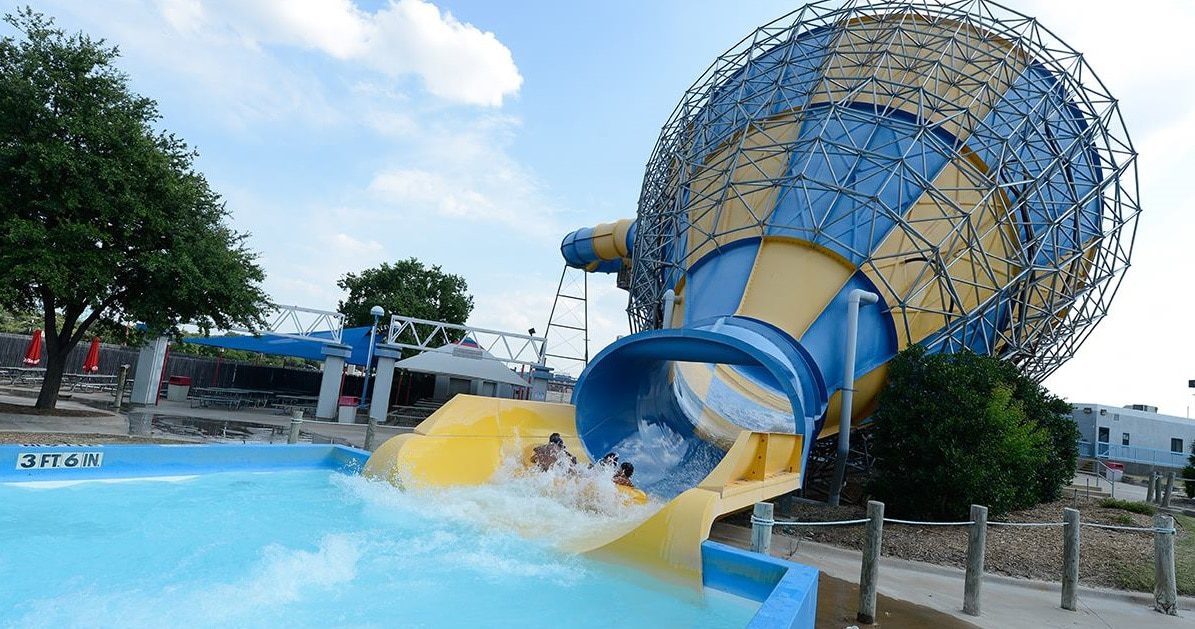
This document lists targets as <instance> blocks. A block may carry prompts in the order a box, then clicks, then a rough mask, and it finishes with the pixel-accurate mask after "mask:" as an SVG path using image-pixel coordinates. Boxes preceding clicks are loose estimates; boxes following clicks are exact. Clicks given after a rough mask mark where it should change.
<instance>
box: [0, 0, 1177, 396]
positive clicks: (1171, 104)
mask: <svg viewBox="0 0 1195 629" xmlns="http://www.w3.org/2000/svg"><path fill="white" fill-rule="evenodd" d="M5 4H8V6H7V7H5V6H4V5H5ZM24 4H25V3H24V2H21V3H20V4H19V5H18V4H15V3H11V0H3V2H0V8H5V9H7V10H12V9H15V8H17V6H23V5H24ZM30 4H31V5H32V6H33V7H34V8H35V9H37V10H39V11H42V12H44V13H46V14H48V15H51V16H53V17H54V18H55V19H56V20H57V21H58V23H59V25H60V26H62V27H64V28H65V29H67V30H70V31H76V30H83V31H85V32H87V33H88V34H90V35H92V36H94V37H102V38H105V39H107V40H108V41H110V42H111V43H114V44H117V45H118V46H119V47H120V50H121V52H122V57H121V59H120V60H119V61H118V65H119V66H120V67H121V68H122V69H123V70H124V71H126V72H127V73H128V74H129V76H130V79H131V84H132V86H133V89H134V90H136V91H138V92H140V93H142V94H144V95H146V96H150V97H152V98H154V99H156V100H157V101H158V103H159V106H160V110H161V113H162V116H163V120H162V122H161V124H162V126H163V127H164V128H167V129H169V130H171V131H173V132H175V133H176V134H178V135H179V136H181V137H182V138H184V139H186V140H187V141H188V142H189V143H191V144H192V145H193V146H194V147H195V148H196V149H197V150H198V151H199V158H198V160H197V162H196V164H197V167H198V168H199V169H200V170H202V171H203V172H204V173H205V174H206V176H207V177H208V179H209V181H210V182H211V184H212V186H213V188H214V189H215V190H216V191H217V192H219V193H220V194H221V195H223V197H224V198H225V200H226V202H227V206H228V209H229V211H230V212H231V220H232V223H233V225H234V226H235V227H236V228H237V229H239V230H241V231H247V232H249V233H250V234H251V238H250V240H249V244H250V246H251V247H252V248H254V249H255V250H257V251H258V252H260V255H261V257H260V262H261V264H262V265H263V267H264V268H265V270H266V273H267V279H266V283H265V289H266V290H267V292H268V293H269V294H270V296H271V297H272V299H273V300H274V301H275V302H276V303H292V304H297V305H302V306H307V307H313V308H325V309H334V308H335V307H336V305H337V302H338V300H339V299H340V298H341V297H342V295H341V293H340V291H339V290H338V289H337V288H336V280H337V278H339V277H340V276H341V275H343V274H344V273H346V272H356V271H361V270H362V269H365V268H367V267H370V266H374V265H377V264H379V263H381V262H384V261H393V260H396V259H401V258H406V257H410V256H414V257H417V258H419V259H421V260H423V261H424V262H426V263H429V264H435V265H439V266H441V267H442V268H443V269H444V270H445V271H448V272H451V273H456V274H459V275H462V276H464V277H465V278H466V279H467V281H468V283H469V289H470V292H471V293H472V294H473V295H474V297H475V300H476V308H475V310H474V312H473V314H472V315H471V317H470V319H469V323H471V324H472V325H476V326H481V327H490V328H499V329H505V330H512V331H523V330H526V329H528V328H530V327H535V328H537V329H538V330H539V331H540V332H542V331H543V329H544V326H545V324H546V322H547V318H548V313H549V310H550V308H551V306H552V301H553V297H554V296H555V292H556V284H557V281H558V280H559V278H560V273H561V269H562V260H561V259H560V254H559V250H558V246H559V242H560V238H561V237H562V236H563V235H564V234H565V233H567V232H568V231H571V230H572V229H575V228H578V227H584V226H591V225H594V224H596V223H599V222H606V221H611V220H615V219H618V218H623V217H632V216H633V215H634V213H635V208H636V202H637V199H638V196H639V187H640V184H641V182H642V177H643V168H644V165H645V164H646V162H647V158H648V156H649V154H650V152H651V150H652V147H653V146H654V144H655V141H656V138H657V135H658V133H659V130H660V127H661V125H663V123H664V122H665V121H666V119H667V118H668V116H669V114H670V113H671V112H672V110H673V108H674V107H675V106H676V103H677V102H678V101H679V100H680V98H681V95H682V94H683V91H684V90H685V88H687V87H688V86H689V85H690V84H691V83H692V82H693V81H694V80H695V79H696V78H697V77H698V76H699V75H700V74H701V72H702V71H703V70H704V69H705V68H706V67H707V66H708V65H709V64H710V63H711V62H712V61H713V60H714V59H715V58H716V57H717V55H719V54H720V53H722V52H723V51H725V50H726V49H727V48H729V47H731V46H732V45H734V44H735V43H736V42H737V41H739V40H740V39H741V38H742V37H744V36H746V35H748V34H749V33H750V32H751V31H752V30H753V29H754V28H755V27H756V26H758V25H760V24H763V23H765V22H767V21H770V20H771V19H774V18H776V17H779V16H780V15H783V14H784V13H787V12H789V11H791V10H794V9H796V8H798V7H799V6H800V4H801V3H800V2H799V1H789V2H780V1H775V0H757V1H755V2H750V3H744V2H712V1H709V0H653V1H652V2H639V1H632V0H611V1H607V2H591V3H565V2H556V1H550V0H544V1H538V0H537V1H524V2H520V1H507V2H494V1H492V0H437V1H436V2H429V1H426V0H357V1H356V2H354V1H353V0H105V2H84V1H81V0H41V1H33V2H30ZM1006 4H1007V5H1008V6H1010V7H1011V8H1013V9H1016V10H1018V11H1021V12H1023V13H1026V14H1028V15H1032V16H1035V17H1037V18H1039V19H1040V21H1041V23H1042V24H1043V25H1045V26H1046V27H1047V28H1049V29H1050V30H1052V31H1053V32H1054V33H1055V34H1056V35H1058V36H1059V37H1060V38H1061V39H1062V40H1063V41H1065V42H1067V43H1068V44H1070V45H1071V46H1072V47H1074V48H1075V49H1077V50H1080V51H1082V52H1083V53H1084V54H1085V57H1086V59H1087V61H1088V63H1089V64H1090V65H1091V67H1092V68H1093V69H1094V70H1095V71H1096V73H1097V74H1098V75H1099V77H1100V78H1101V79H1102V81H1103V82H1104V84H1105V85H1106V86H1107V88H1108V90H1109V91H1110V92H1111V93H1112V94H1113V95H1115V96H1116V97H1117V98H1118V99H1119V100H1120V104H1121V108H1122V114H1123V116H1124V119H1125V124H1126V126H1127V127H1128V129H1129V133H1130V135H1131V137H1132V139H1133V142H1134V145H1135V147H1136V149H1137V150H1138V152H1139V153H1140V158H1139V162H1138V169H1139V183H1140V198H1141V205H1142V208H1143V213H1142V215H1141V219H1140V227H1139V230H1138V233H1137V240H1136V247H1135V251H1134V255H1133V268H1131V269H1130V270H1129V271H1128V273H1127V275H1126V278H1125V281H1124V284H1123V285H1122V288H1121V291H1120V293H1119V294H1118V296H1117V298H1116V299H1115V300H1114V302H1113V305H1112V308H1111V314H1110V316H1109V317H1108V318H1107V319H1106V320H1105V321H1104V322H1103V323H1102V324H1101V325H1100V326H1099V327H1098V328H1097V329H1096V330H1095V332H1094V333H1093V334H1092V336H1091V337H1090V338H1089V339H1088V341H1087V342H1086V344H1085V345H1084V346H1083V347H1081V348H1080V349H1079V351H1078V353H1077V354H1076V356H1075V357H1074V358H1073V359H1072V360H1071V361H1070V362H1069V363H1067V364H1066V365H1065V366H1063V367H1062V368H1061V369H1060V370H1059V371H1058V372H1056V373H1055V374H1054V375H1053V376H1051V377H1050V378H1049V379H1048V380H1047V381H1046V385H1047V386H1048V387H1050V388H1051V389H1052V390H1053V391H1054V392H1055V393H1057V394H1059V395H1062V396H1063V397H1066V398H1067V399H1069V400H1071V401H1077V402H1078V401H1081V402H1095V403H1104V404H1115V405H1122V404H1131V403H1144V404H1152V405H1156V406H1158V407H1160V409H1161V411H1162V412H1168V413H1170V414H1175V415H1184V414H1185V413H1188V410H1189V408H1190V405H1191V404H1192V402H1193V399H1192V396H1191V394H1192V393H1195V390H1188V389H1187V380H1188V379H1195V369H1193V368H1192V359H1191V357H1192V356H1195V340H1193V339H1195V335H1193V334H1192V333H1191V328H1192V325H1193V322H1192V318H1193V313H1195V286H1193V285H1192V277H1193V276H1195V273H1193V272H1192V271H1195V265H1193V262H1195V247H1193V246H1192V242H1191V240H1192V236H1195V229H1193V227H1195V218H1193V217H1192V213H1191V212H1190V211H1189V208H1190V202H1189V201H1188V198H1189V194H1188V190H1189V188H1190V183H1189V181H1190V179H1191V177H1190V174H1189V173H1192V172H1195V108H1193V107H1192V106H1191V105H1190V103H1193V102H1195V64H1193V63H1191V62H1190V55H1189V38H1190V30H1191V28H1192V27H1193V26H1195V3H1190V2H1184V1H1179V0H1175V1H1169V0H1154V1H1151V2H1148V3H1127V4H1126V3H1123V2H1120V1H1119V0H1111V1H1110V0H1006ZM8 32H9V30H8V29H7V27H3V28H0V33H8ZM589 300H590V329H591V332H590V336H591V339H592V340H591V346H590V354H591V355H592V354H595V353H596V352H597V350H598V349H600V348H601V347H602V346H604V345H605V344H607V343H609V342H610V341H612V340H614V338H616V336H618V335H621V334H626V333H627V331H628V330H627V324H626V315H625V312H624V309H625V307H626V293H625V292H622V291H620V290H618V289H617V288H615V287H614V285H613V278H607V277H604V276H597V277H593V278H590V282H589Z"/></svg>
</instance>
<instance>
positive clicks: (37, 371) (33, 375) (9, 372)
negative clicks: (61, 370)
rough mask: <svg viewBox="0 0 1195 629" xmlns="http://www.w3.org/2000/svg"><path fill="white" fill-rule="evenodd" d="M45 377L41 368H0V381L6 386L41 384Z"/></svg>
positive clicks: (44, 371)
mask: <svg viewBox="0 0 1195 629" xmlns="http://www.w3.org/2000/svg"><path fill="white" fill-rule="evenodd" d="M45 375H46V370H45V368H43V367H4V368H0V379H2V380H7V381H8V384H12V385H16V384H41V381H42V378H44V377H45Z"/></svg>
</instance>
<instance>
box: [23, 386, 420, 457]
mask: <svg viewBox="0 0 1195 629" xmlns="http://www.w3.org/2000/svg"><path fill="white" fill-rule="evenodd" d="M88 395H90V394H85V395H79V394H75V396H73V397H74V398H86V397H87V396H88ZM98 395H99V396H103V394H98ZM107 397H111V396H107ZM105 399H106V398H105ZM0 401H3V402H8V403H11V404H31V403H32V402H31V400H30V399H29V398H28V397H22V396H17V395H8V394H0ZM58 407H59V408H62V409H86V410H91V411H95V410H97V409H96V407H95V406H91V405H86V404H83V403H81V402H80V401H78V400H77V399H71V400H62V401H60V402H59V403H58ZM101 412H102V411H101ZM128 413H129V415H131V416H132V418H133V422H132V424H133V425H144V424H145V421H146V419H147V418H145V417H144V416H145V415H150V416H159V417H179V418H196V419H207V420H215V421H231V422H245V423H252V424H262V425H267V426H277V427H280V428H286V427H289V426H290V416H289V415H284V414H281V413H279V412H277V411H276V410H274V409H240V410H230V409H225V408H191V406H190V404H189V403H187V402H169V401H166V400H162V401H161V402H160V403H159V404H158V405H157V406H146V407H135V408H133V409H130V410H129V411H128ZM129 415H124V414H121V415H118V414H116V413H112V412H107V413H106V415H104V416H103V417H57V416H52V415H18V414H12V413H0V432H27V433H51V432H53V433H68V434H101V435H129V434H133V433H132V432H131V431H130V421H129ZM365 429H366V425H365V424H340V423H336V422H325V421H316V420H312V419H308V418H304V420H303V432H305V433H309V434H312V435H316V436H319V437H323V438H326V439H335V440H337V441H339V442H343V443H347V444H349V445H352V446H354V447H357V448H361V447H364V446H365ZM411 430H412V429H411V428H404V427H399V426H378V427H377V430H376V432H375V436H374V447H377V446H378V445H381V443H382V442H384V441H385V440H387V439H389V438H390V437H393V436H395V435H399V434H402V433H406V432H411ZM137 434H141V433H137Z"/></svg>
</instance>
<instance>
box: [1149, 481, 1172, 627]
mask: <svg viewBox="0 0 1195 629" xmlns="http://www.w3.org/2000/svg"><path fill="white" fill-rule="evenodd" d="M1172 474H1173V472H1172ZM1154 529H1155V530H1154V609H1155V610H1157V611H1159V612H1161V613H1163V614H1167V615H1169V616H1177V615H1178V581H1177V579H1176V578H1175V573H1174V518H1172V517H1170V516H1168V515H1162V514H1158V515H1155V516H1154ZM1163 531H1167V532H1163Z"/></svg>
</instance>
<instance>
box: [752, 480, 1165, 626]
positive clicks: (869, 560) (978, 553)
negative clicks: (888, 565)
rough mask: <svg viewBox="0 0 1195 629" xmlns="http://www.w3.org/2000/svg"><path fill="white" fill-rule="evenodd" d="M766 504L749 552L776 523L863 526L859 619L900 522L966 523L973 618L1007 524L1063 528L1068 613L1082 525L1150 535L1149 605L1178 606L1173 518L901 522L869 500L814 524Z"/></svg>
mask: <svg viewBox="0 0 1195 629" xmlns="http://www.w3.org/2000/svg"><path fill="white" fill-rule="evenodd" d="M772 513H773V506H772V504H771V503H767V502H759V503H756V504H755V510H754V512H753V513H752V515H751V550H753V551H755V552H761V553H764V554H766V553H767V552H768V549H769V548H771V543H772V542H771V539H772V529H773V527H777V526H790V527H802V528H803V527H826V526H856V525H865V526H866V527H867V531H866V539H865V543H864V548H863V562H862V567H861V572H860V577H859V612H858V614H857V617H858V618H859V619H860V620H861V622H870V621H869V620H867V619H874V618H875V605H876V587H877V582H878V574H879V558H880V544H881V540H882V539H883V529H884V524H885V523H888V524H901V525H906V526H955V527H967V529H968V535H967V567H966V574H965V585H964V588H963V611H964V612H965V613H967V614H970V615H972V616H979V615H980V614H979V602H980V596H979V594H980V586H981V585H982V583H983V564H984V554H985V548H986V546H987V529H988V527H989V526H1007V527H1062V528H1063V532H1062V542H1063V551H1062V603H1061V607H1062V608H1063V609H1067V610H1070V611H1076V610H1077V609H1078V587H1079V531H1080V529H1081V528H1083V527H1089V528H1093V529H1103V530H1107V531H1124V532H1129V533H1152V534H1153V537H1154V563H1155V566H1154V567H1155V570H1154V572H1155V575H1156V577H1157V582H1158V583H1157V587H1155V588H1154V609H1155V610H1156V611H1158V612H1161V613H1164V614H1168V615H1171V616H1173V615H1175V614H1176V613H1177V609H1178V607H1177V605H1178V584H1177V579H1176V576H1177V575H1176V574H1175V565H1174V538H1175V533H1177V529H1176V528H1175V526H1174V518H1172V517H1170V516H1168V515H1161V514H1159V515H1155V516H1154V525H1153V526H1148V527H1147V526H1124V525H1117V524H1099V523H1096V522H1083V521H1081V520H1080V518H1079V510H1078V509H1071V508H1067V509H1063V516H1064V517H1063V521H1062V522H989V521H988V519H987V515H988V510H987V507H984V506H981V505H971V519H970V520H962V521H957V522H928V521H920V520H902V519H899V518H886V517H884V503H882V502H878V501H874V500H873V501H869V502H868V503H867V516H868V517H866V518H856V519H853V520H827V521H819V522H800V521H796V520H777V519H775V518H773V517H772Z"/></svg>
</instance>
